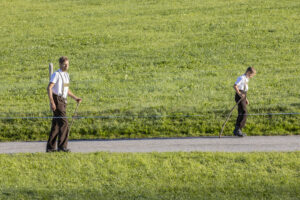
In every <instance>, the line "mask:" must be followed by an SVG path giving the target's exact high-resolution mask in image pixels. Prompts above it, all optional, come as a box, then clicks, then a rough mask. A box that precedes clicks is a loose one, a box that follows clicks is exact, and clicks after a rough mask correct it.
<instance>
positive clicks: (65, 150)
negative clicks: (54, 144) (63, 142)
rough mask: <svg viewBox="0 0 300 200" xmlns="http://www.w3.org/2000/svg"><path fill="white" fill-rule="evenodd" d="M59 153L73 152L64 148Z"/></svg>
mask: <svg viewBox="0 0 300 200" xmlns="http://www.w3.org/2000/svg"><path fill="white" fill-rule="evenodd" d="M58 152H71V150H70V149H64V148H62V149H58Z"/></svg>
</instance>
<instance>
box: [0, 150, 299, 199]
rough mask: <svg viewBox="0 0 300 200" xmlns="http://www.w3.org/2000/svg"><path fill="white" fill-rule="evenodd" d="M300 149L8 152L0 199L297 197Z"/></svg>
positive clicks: (0, 163)
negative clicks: (212, 151)
mask: <svg viewBox="0 0 300 200" xmlns="http://www.w3.org/2000/svg"><path fill="white" fill-rule="evenodd" d="M299 165H300V152H293V153H199V152H198V153H197V152H192V153H135V154H130V153H104V152H102V153H91V154H75V153H72V154H64V153H53V154H6V155H4V154H2V155H0V199H3V200H5V199H114V200H117V199H137V200H142V199H149V200H150V199H151V200H154V199H174V200H175V199H178V200H179V199H195V200H196V199H197V200H198V199H255V200H256V199H285V200H296V199H299V196H300V191H299V185H300V179H299V176H300V173H299Z"/></svg>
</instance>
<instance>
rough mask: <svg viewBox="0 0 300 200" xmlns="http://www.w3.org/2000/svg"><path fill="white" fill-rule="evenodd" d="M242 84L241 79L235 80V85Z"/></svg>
mask: <svg viewBox="0 0 300 200" xmlns="http://www.w3.org/2000/svg"><path fill="white" fill-rule="evenodd" d="M242 82H243V77H241V76H240V77H238V79H237V80H236V82H235V84H236V85H240V84H241V83H242Z"/></svg>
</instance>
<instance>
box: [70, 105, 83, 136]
mask: <svg viewBox="0 0 300 200" xmlns="http://www.w3.org/2000/svg"><path fill="white" fill-rule="evenodd" d="M79 104H80V103H79V102H77V106H76V108H75V111H74V113H73V117H72V121H71V124H70V126H69V131H68V136H70V131H71V127H72V125H73V122H74V116H76V115H77V109H78V106H79Z"/></svg>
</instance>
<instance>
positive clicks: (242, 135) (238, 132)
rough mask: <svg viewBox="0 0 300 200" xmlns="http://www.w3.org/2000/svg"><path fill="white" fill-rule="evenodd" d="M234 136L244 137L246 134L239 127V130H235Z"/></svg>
mask: <svg viewBox="0 0 300 200" xmlns="http://www.w3.org/2000/svg"><path fill="white" fill-rule="evenodd" d="M236 136H239V137H245V136H247V134H246V133H243V132H242V130H241V129H239V130H238V131H237V134H236Z"/></svg>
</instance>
